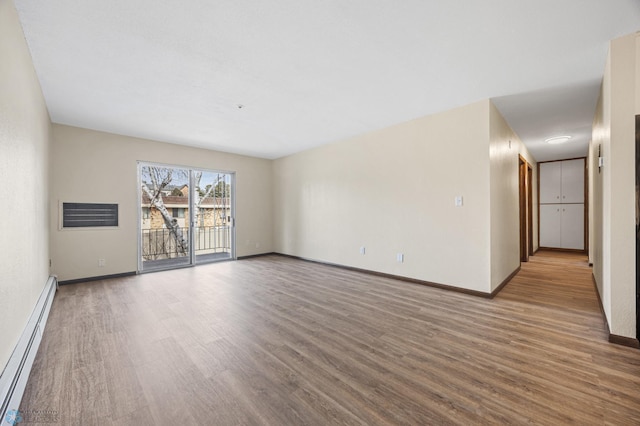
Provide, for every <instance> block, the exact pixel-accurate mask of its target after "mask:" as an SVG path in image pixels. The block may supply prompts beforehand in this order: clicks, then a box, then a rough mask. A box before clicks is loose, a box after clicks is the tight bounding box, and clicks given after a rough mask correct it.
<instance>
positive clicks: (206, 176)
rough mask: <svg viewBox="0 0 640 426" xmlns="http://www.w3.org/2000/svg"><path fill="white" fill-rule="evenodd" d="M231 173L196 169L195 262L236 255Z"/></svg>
mask: <svg viewBox="0 0 640 426" xmlns="http://www.w3.org/2000/svg"><path fill="white" fill-rule="evenodd" d="M231 177H232V176H231V174H229V173H220V172H210V171H206V170H194V171H193V179H194V185H193V194H192V196H193V221H194V227H193V247H194V253H195V257H196V262H207V261H212V260H221V259H231V258H232V257H233V237H232V230H233V221H232V214H231V189H232V186H231V185H232V182H231Z"/></svg>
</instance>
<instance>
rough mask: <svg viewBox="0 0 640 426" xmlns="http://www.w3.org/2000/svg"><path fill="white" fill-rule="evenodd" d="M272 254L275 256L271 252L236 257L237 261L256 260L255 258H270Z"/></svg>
mask: <svg viewBox="0 0 640 426" xmlns="http://www.w3.org/2000/svg"><path fill="white" fill-rule="evenodd" d="M272 254H277V253H275V252H273V251H272V252H269V253H259V254H248V255H246V256H238V260H246V259H253V258H256V257H264V256H270V255H272Z"/></svg>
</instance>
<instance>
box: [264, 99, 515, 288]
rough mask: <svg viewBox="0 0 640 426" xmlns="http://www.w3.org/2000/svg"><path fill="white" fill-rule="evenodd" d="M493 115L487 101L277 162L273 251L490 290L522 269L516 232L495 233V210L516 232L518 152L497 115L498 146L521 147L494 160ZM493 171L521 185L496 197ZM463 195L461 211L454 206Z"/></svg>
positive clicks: (502, 190) (502, 188)
mask: <svg viewBox="0 0 640 426" xmlns="http://www.w3.org/2000/svg"><path fill="white" fill-rule="evenodd" d="M496 115H498V116H499V113H498V112H497V110H495V108H494V107H493V106H492V104H491V102H490V101H488V100H486V101H481V102H477V103H474V104H472V105H467V106H464V107H460V108H457V109H454V110H451V111H447V112H443V113H440V114H435V115H432V116H427V117H423V118H420V119H417V120H413V121H410V122H407V123H403V124H399V125H396V126H392V127H389V128H386V129H383V130H380V131H377V132H373V133H369V134H365V135H361V136H358V137H354V138H351V139H349V140H345V141H341V142H338V143H334V144H331V145H327V146H323V147H320V148H316V149H313V150H309V151H306V152H303V153H299V154H296V155H292V156H289V157H285V158H281V159H279V160H276V161H275V162H274V202H275V204H274V206H275V207H274V211H275V214H274V236H275V250H276V251H278V252H281V253H285V254H291V255H295V256H301V257H305V258H310V259H315V260H321V261H325V262H331V263H337V264H341V265H348V266H353V267H358V268H364V269H368V270H373V271H378V272H384V273H390V274H395V275H400V276H405V277H410V278H416V279H421V280H426V281H431V282H435V283H440V284H446V285H452V286H457V287H461V288H465V289H470V290H476V291H481V292H485V293H488V292H490V291H491V290H492V288H493V286H492V283H493V282H494V281H495V282H497V283H500V282H502V280H504V278H506V277H507V276H508V275H509V274H510V273H511V272H513V270H514V269H516V268H517V267H518V265H519V259H515V261H514V259H512V257H513V256H512V254H511V252H510V251H511V247H512V246H513V244H515V247H518V245H517V244H518V240H517V239H516V240H515V243H514V242H512V241H511V238H513V236H514V232H515V235H516V237H517V229H516V230H515V231H514V229H509V230H506V231H504V230H499V229H494V233H493V235H492V232H491V223H492V221H491V219H490V211H492V210H495V211H498V212H500V214H501V215H502V216H501V217H505V216H506V217H508V219H507V220H508V221H510V223H514V220H515V223H516V226H517V220H518V218H517V209H518V205H517V153H518V151H519V150H521V148H520V145H519V141H518V139H517V137H515V135H513V134H512V133H510V130H508V131H507V130H506V129H507V128H508V126H506V123H504V122H503V121H500V120H501V118H500V119H498V120H497V122H499V123H500V124H499V127H500V128H499V129H497V130H496V131H495V133H494V140H493V147H494V148H495V149H496V150H498V151H500V150H502V145H503V144H504V143H505V142H506V143H508V140H506V139H505V135H508V137H512V140H513V142H514V143H515V146H514V148H513V149H512V150H511V151H510V154H499V155H497V156H496V157H494V158H493V160H491V161H490V134H491V131H490V126H491V122H490V116H493V117H495V116H496ZM505 126H506V127H505ZM507 163H508V164H507ZM505 164H507V165H505ZM512 166H513V167H512ZM491 172H493V173H495V179H496V181H498V180H501V179H506V181H507V182H512V181H513V179H515V183H516V184H515V186H514V185H512V184H511V183H507V184H506V185H504V186H503V185H500V187H499V188H496V190H497V191H499V194H500V195H498V196H496V197H495V199H493V198H492V197H491V196H490V184H491V181H490V173H491ZM511 172H513V173H514V175H513V177H507V175H508V174H509V173H511ZM496 186H498V185H496ZM513 191H516V192H515V195H514V193H513ZM456 196H462V197H463V204H464V205H463V207H455V205H454V199H455V197H456ZM514 197H515V198H514ZM514 199H515V204H514V206H508V207H505V206H502V203H503V202H506V203H511V202H512V201H513V200H514ZM491 203H493V206H492V205H491ZM492 207H493V208H492ZM514 209H515V210H514ZM514 215H515V216H514ZM493 237H495V239H496V243H495V245H494V244H492V238H493ZM505 241H507V243H504V242H505ZM361 246H364V247H365V248H366V254H365V255H360V254H359V248H360V247H361ZM397 253H403V254H404V255H405V261H404V263H398V262H397V261H396V254H397ZM492 257H493V259H495V260H496V261H498V262H499V265H498V266H496V267H495V268H493V267H492ZM505 257H506V258H507V259H508V260H507V261H503V260H502V259H503V258H505ZM498 259H499V260H498Z"/></svg>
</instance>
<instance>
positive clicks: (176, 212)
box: [172, 207, 185, 219]
mask: <svg viewBox="0 0 640 426" xmlns="http://www.w3.org/2000/svg"><path fill="white" fill-rule="evenodd" d="M172 210H173V214H172V216H173V217H175V218H178V219H183V218H184V211H185V209H184V208H181V207H179V208H173V209H172Z"/></svg>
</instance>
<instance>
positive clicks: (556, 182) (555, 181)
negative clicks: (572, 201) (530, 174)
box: [540, 161, 562, 204]
mask: <svg viewBox="0 0 640 426" xmlns="http://www.w3.org/2000/svg"><path fill="white" fill-rule="evenodd" d="M561 187H562V162H560V161H555V162H552V163H540V204H553V203H561V202H562V201H561V198H560V197H561V196H562V194H561V192H562V190H561Z"/></svg>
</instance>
